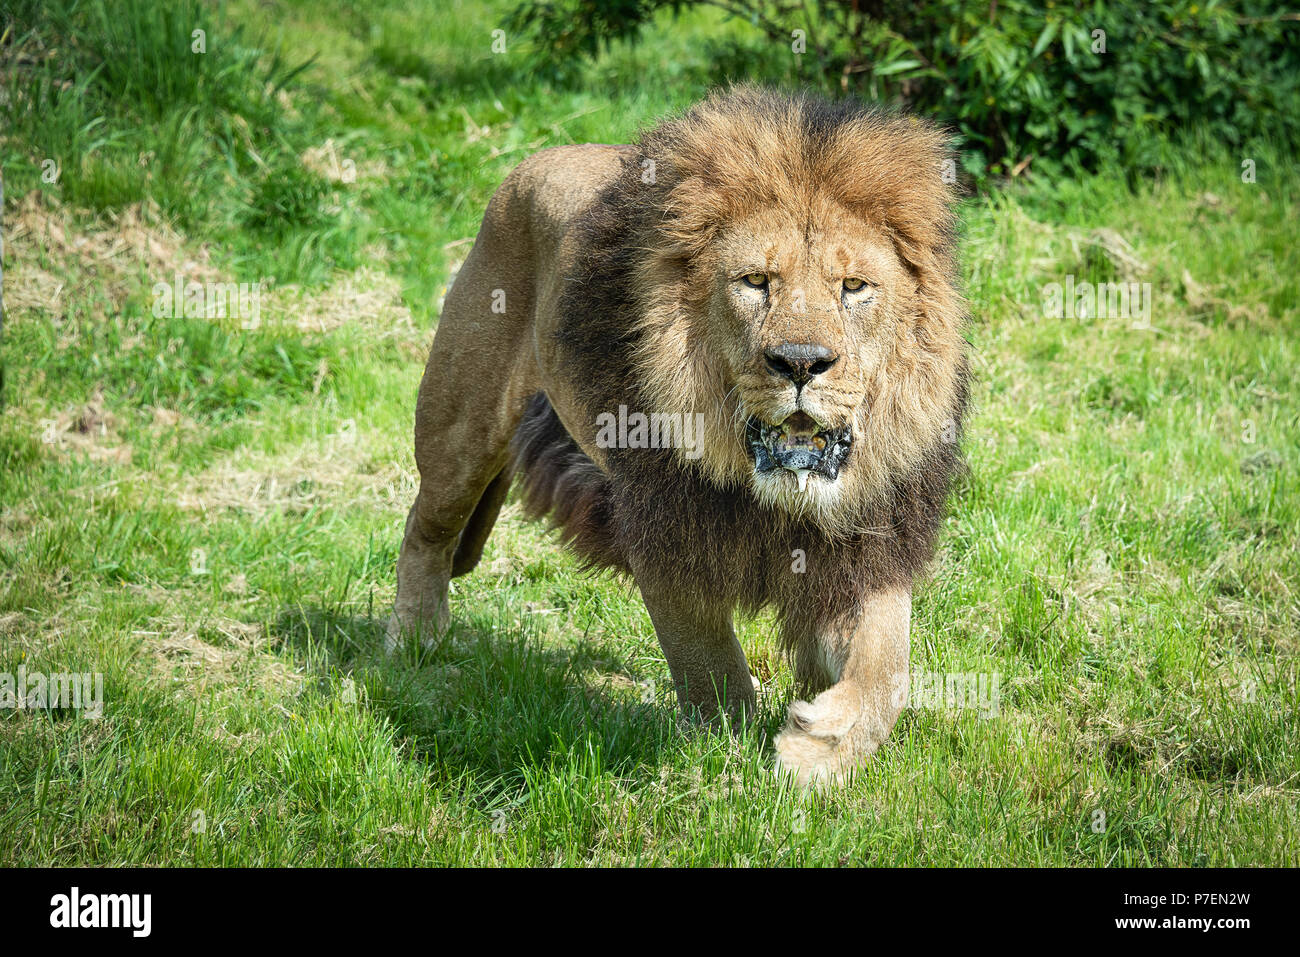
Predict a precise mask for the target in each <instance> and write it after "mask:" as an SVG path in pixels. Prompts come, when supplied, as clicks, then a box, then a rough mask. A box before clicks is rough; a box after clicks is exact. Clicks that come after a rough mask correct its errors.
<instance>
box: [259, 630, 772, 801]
mask: <svg viewBox="0 0 1300 957" xmlns="http://www.w3.org/2000/svg"><path fill="white" fill-rule="evenodd" d="M385 624H386V617H385V618H381V617H378V616H372V615H364V614H363V615H355V614H350V613H348V612H346V611H338V610H334V609H327V608H322V607H309V608H305V609H304V608H298V609H293V610H286V611H285V612H283V613H282V614H281V615H280V616H279V618H278V619H277V620H276V621H275V622H274V624H273V625H272V626H271V628H270V633H271V635H272V637H274V638H278V639H279V640H281V641H283V642H285V643H286V645H288V646H289V647H292V648H295V649H296V650H297V651H298V652H299V653H300V654H302V656H303V658H304V659H305V660H307V661H308V662H309V663H310V667H311V669H312V671H313V672H314V673H315V674H316V675H317V676H318V677H320V678H321V680H322V682H323V683H332V679H337V678H339V677H340V676H351V677H352V678H353V680H354V681H355V682H356V683H357V686H358V687H364V694H365V698H366V701H367V704H368V705H369V706H370V707H372V708H373V709H374V710H375V711H376V712H377V713H379V714H381V715H383V716H384V717H385V718H386V719H387V720H388V721H389V722H391V723H392V725H393V726H394V728H395V729H396V731H397V734H398V737H399V738H407V739H409V741H410V743H411V745H412V747H413V749H414V751H415V753H416V754H417V755H419V756H421V757H422V758H423V759H424V760H426V761H427V762H428V763H429V765H430V768H431V771H433V773H435V774H436V775H437V776H439V777H442V778H445V779H447V780H456V779H459V778H463V777H464V776H465V774H466V773H468V774H469V775H471V776H472V777H473V778H475V779H478V780H479V781H480V785H482V784H486V783H487V782H489V781H491V782H493V783H492V785H491V788H492V790H499V789H509V788H511V787H514V786H516V785H519V784H521V783H522V782H523V781H524V779H525V776H526V773H527V772H528V770H529V769H542V770H545V769H548V768H557V767H559V766H560V765H567V764H570V763H571V762H572V761H573V759H574V757H575V756H576V755H579V754H589V753H592V752H598V753H599V756H600V765H601V766H602V767H603V768H604V769H605V770H606V771H608V772H610V773H613V774H617V775H627V776H630V777H633V778H636V779H643V780H644V781H645V782H646V783H649V782H651V781H653V780H658V777H659V773H660V771H659V769H660V767H661V766H662V765H663V764H664V763H665V762H666V761H669V760H670V758H669V757H668V756H667V752H670V751H671V752H677V751H680V750H681V748H682V747H683V743H682V740H681V734H682V732H681V731H680V730H679V726H678V718H677V709H676V704H675V700H674V699H673V698H672V695H671V691H670V689H668V688H665V687H662V686H661V687H657V688H654V689H653V690H654V692H655V694H654V695H653V698H652V700H643V697H642V696H643V694H644V686H639V685H636V684H635V683H634V682H632V681H631V679H628V678H626V677H625V676H624V675H625V670H624V666H623V656H622V655H621V654H618V653H617V652H616V651H615V650H613V649H612V648H610V647H608V646H607V645H604V644H603V643H601V642H599V641H596V640H584V641H583V642H581V643H580V644H578V645H577V646H571V645H564V646H553V645H549V644H547V643H545V642H544V641H543V640H542V639H541V638H540V637H539V636H538V635H537V634H535V633H530V631H529V630H528V628H527V626H523V627H521V626H519V625H515V624H503V625H501V626H500V627H487V626H485V625H484V624H483V623H482V622H481V621H478V622H476V621H474V620H471V621H469V622H463V621H462V622H453V625H452V628H451V629H450V631H449V632H448V633H447V634H446V635H445V636H443V637H442V638H441V639H439V640H438V641H437V642H436V643H434V644H433V646H432V647H429V648H417V647H416V646H415V645H414V643H412V644H411V645H410V646H409V647H404V648H402V649H400V650H399V651H398V652H397V653H396V654H394V655H392V656H388V655H385V654H384V652H383V642H384V627H385ZM336 693H337V692H336ZM760 720H761V725H760V726H759V727H757V728H755V730H756V731H759V732H760V733H761V732H762V731H766V732H767V733H769V734H770V733H771V732H772V730H773V728H769V727H767V725H769V724H771V723H772V721H771V716H770V715H763V716H762V718H761V719H760Z"/></svg>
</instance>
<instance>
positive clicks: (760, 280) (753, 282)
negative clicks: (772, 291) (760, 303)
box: [741, 272, 767, 289]
mask: <svg viewBox="0 0 1300 957" xmlns="http://www.w3.org/2000/svg"><path fill="white" fill-rule="evenodd" d="M741 278H742V279H744V281H745V285H747V286H753V287H754V288H755V289H762V288H763V287H764V286H766V285H767V276H766V274H764V273H761V272H752V273H750V274H749V275H747V276H742V277H741Z"/></svg>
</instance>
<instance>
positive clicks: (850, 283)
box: [844, 277, 866, 292]
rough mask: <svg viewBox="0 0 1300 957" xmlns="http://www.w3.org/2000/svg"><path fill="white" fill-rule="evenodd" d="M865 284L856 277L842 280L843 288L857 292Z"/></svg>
mask: <svg viewBox="0 0 1300 957" xmlns="http://www.w3.org/2000/svg"><path fill="white" fill-rule="evenodd" d="M865 285H866V282H865V281H863V280H861V279H858V278H856V277H850V278H848V279H846V280H844V288H845V289H847V290H848V291H849V292H857V291H858V290H859V289H861V288H862V287H863V286H865Z"/></svg>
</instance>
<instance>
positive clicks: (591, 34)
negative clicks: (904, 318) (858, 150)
mask: <svg viewBox="0 0 1300 957" xmlns="http://www.w3.org/2000/svg"><path fill="white" fill-rule="evenodd" d="M687 7H715V8H720V9H722V10H724V11H726V12H727V13H728V14H731V15H733V16H735V17H737V18H741V19H743V20H745V21H748V22H749V23H750V24H751V25H752V26H753V27H754V29H755V30H756V31H757V34H756V39H758V38H762V39H760V40H759V42H760V43H762V42H763V41H765V42H766V43H767V44H768V45H769V50H768V52H766V53H765V52H764V51H763V48H762V46H758V47H750V48H749V49H748V50H747V51H746V53H747V55H731V56H725V55H724V56H719V57H717V58H716V62H717V63H718V65H719V66H720V67H722V68H723V69H722V70H720V71H719V72H720V73H722V72H726V73H730V74H732V75H735V74H736V73H737V72H739V73H741V74H742V75H746V76H748V77H749V78H753V79H760V80H772V79H777V78H780V79H785V80H786V81H790V82H798V83H803V84H807V83H812V84H815V85H819V86H821V87H823V88H825V89H827V90H831V91H837V92H840V93H851V94H856V95H860V96H865V97H868V98H871V99H875V100H882V101H886V102H893V103H901V104H905V105H907V106H910V107H912V108H915V109H918V110H921V111H923V112H927V113H931V114H934V115H936V116H938V117H939V118H940V119H941V120H943V121H944V122H947V123H949V124H951V125H952V126H953V127H954V128H955V129H956V131H957V132H958V133H959V134H960V135H961V137H962V139H963V141H964V148H963V163H964V166H965V167H966V170H967V171H968V172H969V173H971V174H974V175H976V176H981V175H983V174H984V173H985V172H986V171H987V172H989V173H993V174H1004V173H1012V172H1015V173H1018V172H1020V171H1021V170H1023V169H1025V168H1027V167H1028V166H1029V165H1030V164H1033V168H1034V169H1035V170H1044V169H1045V170H1047V171H1052V170H1056V169H1059V168H1060V167H1061V166H1063V165H1064V166H1066V167H1085V168H1095V167H1096V166H1097V165H1098V162H1099V161H1100V160H1101V159H1103V158H1107V157H1114V158H1117V159H1119V160H1121V161H1122V162H1125V163H1126V164H1128V165H1129V166H1130V167H1132V168H1134V169H1144V168H1146V169H1149V168H1151V167H1153V166H1156V165H1158V156H1157V154H1156V152H1155V147H1154V145H1153V144H1154V137H1153V136H1152V135H1151V134H1167V133H1170V132H1172V131H1176V130H1180V129H1183V128H1185V127H1186V126H1188V125H1189V124H1193V123H1204V124H1206V126H1207V128H1208V132H1209V133H1210V134H1211V135H1212V136H1214V137H1216V138H1218V139H1222V140H1223V141H1225V142H1227V143H1229V144H1231V145H1240V144H1242V143H1244V142H1245V141H1246V140H1248V139H1250V138H1251V137H1254V136H1259V135H1275V136H1277V135H1280V136H1281V137H1283V138H1284V139H1285V141H1287V142H1295V141H1297V139H1300V137H1298V136H1297V134H1298V133H1300V111H1298V110H1297V109H1296V107H1297V105H1300V43H1297V40H1300V22H1297V21H1298V20H1300V14H1297V13H1279V12H1277V10H1276V9H1275V7H1274V6H1273V4H1271V3H1268V2H1260V0H1236V2H1234V0H1226V2H1216V0H1209V2H1206V3H1204V4H1200V3H1195V2H1189V0H1179V2H1175V3H1170V4H1147V3H1144V2H1141V0H1076V2H1073V3H1054V2H1051V0H1048V2H1047V3H1045V4H1040V3H1037V2H1028V0H1001V2H999V0H991V2H990V3H988V4H974V3H966V2H958V0H931V2H920V3H916V2H910V0H524V2H523V3H521V4H520V5H519V6H518V7H517V8H516V9H515V12H514V19H513V25H514V26H515V27H516V28H517V29H521V30H525V31H527V32H528V33H529V34H530V35H531V36H532V37H533V38H534V39H535V41H536V42H537V52H538V56H539V59H544V60H545V61H547V62H549V63H551V64H555V65H558V67H559V68H561V69H563V68H564V66H565V65H566V64H569V63H571V62H572V60H573V59H574V58H575V57H576V56H579V55H585V56H595V55H598V54H599V52H600V50H601V49H602V48H606V47H608V46H609V45H610V44H612V43H614V42H616V41H628V42H633V41H635V40H637V39H638V37H639V36H640V35H641V34H642V33H643V31H645V30H648V29H654V27H655V17H656V15H657V14H658V13H659V12H660V11H663V10H671V11H673V12H674V13H677V12H680V11H681V10H682V9H684V8H687ZM772 51H776V52H772ZM722 78H723V77H722V76H721V75H719V76H718V77H716V79H722Z"/></svg>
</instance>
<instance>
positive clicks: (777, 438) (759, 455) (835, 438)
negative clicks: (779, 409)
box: [745, 412, 853, 488]
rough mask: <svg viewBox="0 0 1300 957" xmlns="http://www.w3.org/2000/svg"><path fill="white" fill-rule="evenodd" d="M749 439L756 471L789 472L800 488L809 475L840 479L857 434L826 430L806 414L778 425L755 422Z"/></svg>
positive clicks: (748, 431)
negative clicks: (783, 470)
mask: <svg viewBox="0 0 1300 957" xmlns="http://www.w3.org/2000/svg"><path fill="white" fill-rule="evenodd" d="M745 437H746V439H747V440H748V442H749V451H750V454H751V455H752V456H753V457H754V467H755V469H757V470H758V471H759V472H771V471H773V470H775V469H789V470H790V471H791V472H793V473H794V474H795V475H796V476H797V477H798V478H799V487H800V488H803V486H804V483H805V482H806V481H807V477H808V475H820V476H821V477H822V478H825V479H828V480H830V481H834V480H835V479H836V478H838V477H839V474H840V469H841V468H843V467H844V462H845V459H847V458H848V454H849V449H850V448H851V447H852V445H853V433H852V432H851V431H850V430H849V429H848V428H847V427H845V428H841V429H822V428H821V427H820V426H819V425H818V424H817V422H816V421H815V420H814V419H813V418H812V416H810V415H808V414H807V413H806V412H795V413H794V414H793V415H791V416H790V417H789V418H787V419H786V420H785V421H784V422H781V423H780V424H778V425H769V424H768V423H766V422H762V421H760V420H759V419H758V418H751V419H750V420H749V422H748V423H747V424H746V426H745Z"/></svg>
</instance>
